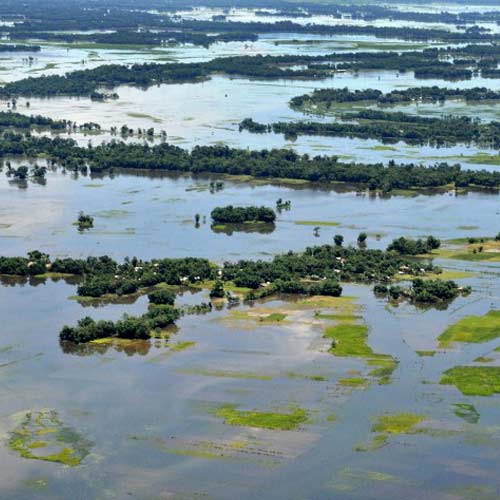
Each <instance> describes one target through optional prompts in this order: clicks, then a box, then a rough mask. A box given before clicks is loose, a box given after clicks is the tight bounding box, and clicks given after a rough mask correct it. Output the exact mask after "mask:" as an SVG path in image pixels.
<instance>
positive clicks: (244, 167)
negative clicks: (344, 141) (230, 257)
mask: <svg viewBox="0 0 500 500" xmlns="http://www.w3.org/2000/svg"><path fill="white" fill-rule="evenodd" d="M0 152H1V153H2V155H3V157H6V156H12V155H16V156H24V157H37V156H40V155H42V156H45V157H47V158H49V164H50V165H54V166H55V165H60V166H62V167H64V168H67V169H75V170H77V169H86V168H87V165H88V166H89V167H90V169H91V171H92V172H95V173H98V172H104V171H108V170H109V169H113V168H124V169H128V168H131V169H148V170H163V171H172V172H189V173H192V174H198V173H214V174H234V175H252V176H254V177H258V178H270V177H274V178H284V179H303V180H308V181H311V182H322V183H327V182H345V183H350V184H356V185H358V186H359V187H361V188H368V189H370V190H382V191H385V192H389V191H391V190H392V189H415V188H435V187H436V188H437V187H443V186H448V185H451V184H454V185H455V186H456V187H463V188H466V187H482V188H488V189H498V187H499V186H500V172H494V171H492V172H490V171H486V170H462V169H461V167H460V165H458V164H456V165H450V164H448V163H439V164H436V165H434V166H429V167H426V166H422V165H419V164H413V163H410V164H396V163H395V162H394V161H390V162H389V164H388V165H384V164H382V163H378V164H358V163H342V162H339V161H338V160H337V158H336V157H335V156H319V155H318V156H314V157H310V156H309V155H298V154H297V153H296V152H294V151H290V150H287V149H272V150H260V151H249V150H244V149H235V148H229V147H228V146H220V145H214V146H196V147H194V148H193V150H192V151H187V150H184V149H181V148H179V147H177V146H173V145H170V144H167V143H163V144H158V145H153V146H151V145H148V144H126V143H124V142H116V141H112V142H110V143H107V144H101V145H99V146H89V147H85V148H84V147H79V146H77V145H76V142H75V141H74V140H72V139H64V138H60V137H55V138H50V137H27V136H23V135H22V134H16V133H14V132H11V131H6V132H4V133H3V134H2V135H1V136H0Z"/></svg>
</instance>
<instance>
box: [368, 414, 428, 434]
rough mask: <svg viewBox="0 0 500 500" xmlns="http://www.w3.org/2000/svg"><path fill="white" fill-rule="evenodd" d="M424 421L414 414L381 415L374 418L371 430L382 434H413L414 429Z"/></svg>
mask: <svg viewBox="0 0 500 500" xmlns="http://www.w3.org/2000/svg"><path fill="white" fill-rule="evenodd" d="M424 420H425V416H424V415H417V414H415V413H395V414H393V415H381V416H379V417H377V418H376V420H375V423H374V424H373V425H372V429H371V430H372V432H379V433H383V434H411V433H412V432H414V430H415V427H416V426H417V425H418V424H420V423H421V422H423V421H424Z"/></svg>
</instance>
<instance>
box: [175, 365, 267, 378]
mask: <svg viewBox="0 0 500 500" xmlns="http://www.w3.org/2000/svg"><path fill="white" fill-rule="evenodd" d="M178 373H182V374H184V375H199V376H201V377H220V378H236V379H247V380H272V378H273V377H271V376H270V375H263V374H260V373H247V372H233V371H225V370H209V369H204V368H186V369H181V370H178Z"/></svg>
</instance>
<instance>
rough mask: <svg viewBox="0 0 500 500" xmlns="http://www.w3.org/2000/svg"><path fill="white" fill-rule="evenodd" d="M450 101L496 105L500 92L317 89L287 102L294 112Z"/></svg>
mask: <svg viewBox="0 0 500 500" xmlns="http://www.w3.org/2000/svg"><path fill="white" fill-rule="evenodd" d="M449 99H462V100H465V101H466V102H469V103H473V102H481V101H498V100H500V91H496V90H490V89H487V88H486V87H473V88H470V89H458V88H457V89H449V88H445V87H438V86H432V87H409V88H407V89H397V90H392V91H390V92H385V93H384V92H382V91H381V90H378V89H364V90H349V89H348V88H347V87H344V88H343V89H317V90H315V91H314V92H312V93H311V94H304V95H300V96H297V97H294V98H293V99H292V100H291V101H290V105H291V106H292V107H293V108H298V109H305V110H307V111H310V109H311V108H310V107H311V105H317V106H321V107H323V108H326V109H329V108H330V107H331V106H332V104H334V103H341V104H349V103H362V104H378V105H391V104H409V103H412V102H432V103H438V102H439V103H441V102H445V101H447V100H449Z"/></svg>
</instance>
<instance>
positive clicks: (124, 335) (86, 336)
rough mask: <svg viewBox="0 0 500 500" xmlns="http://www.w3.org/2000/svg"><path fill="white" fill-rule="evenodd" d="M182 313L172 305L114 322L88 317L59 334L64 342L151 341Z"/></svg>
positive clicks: (152, 307) (158, 307)
mask: <svg viewBox="0 0 500 500" xmlns="http://www.w3.org/2000/svg"><path fill="white" fill-rule="evenodd" d="M180 315H181V313H180V312H179V310H178V309H176V308H175V307H173V306H171V305H158V306H156V305H153V306H150V307H149V310H148V312H147V313H146V314H143V315H142V316H139V317H134V316H124V317H123V318H122V319H120V320H118V321H116V322H113V321H106V320H100V321H95V320H93V319H92V318H90V317H88V316H86V317H85V318H83V319H81V320H80V321H78V323H77V325H76V326H73V327H72V326H67V325H66V326H64V327H63V328H62V330H61V332H60V334H59V338H60V340H61V341H62V342H74V343H76V344H81V343H87V342H91V341H93V340H99V339H103V338H119V339H134V340H137V339H143V340H145V339H149V338H151V336H154V332H155V330H156V331H158V330H162V329H164V328H166V327H168V326H170V325H172V324H173V323H175V321H176V320H177V319H179V317H180Z"/></svg>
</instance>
